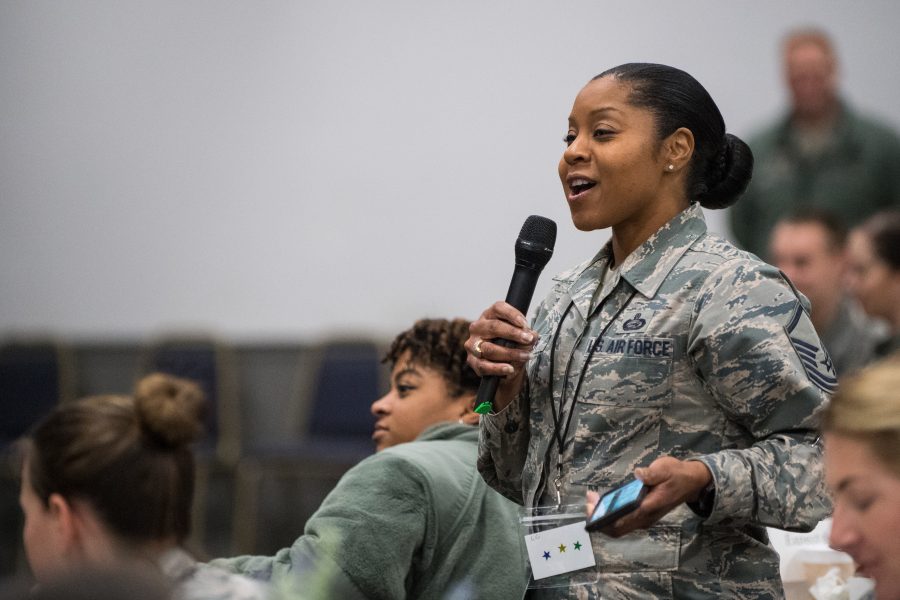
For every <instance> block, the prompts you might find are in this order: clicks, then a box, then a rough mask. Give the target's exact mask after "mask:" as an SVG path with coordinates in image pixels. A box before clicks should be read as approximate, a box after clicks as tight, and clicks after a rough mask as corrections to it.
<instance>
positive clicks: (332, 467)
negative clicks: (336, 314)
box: [233, 338, 388, 553]
mask: <svg viewBox="0 0 900 600" xmlns="http://www.w3.org/2000/svg"><path fill="white" fill-rule="evenodd" d="M384 350H385V347H384V345H383V344H382V343H380V342H378V341H376V340H373V339H368V338H356V339H348V338H335V339H329V340H326V341H323V342H321V343H319V344H316V345H314V346H312V347H310V348H308V349H306V351H304V352H302V353H301V356H300V360H299V361H298V363H299V364H298V368H297V378H296V381H297V383H296V384H295V386H294V389H293V390H292V393H291V396H290V397H289V398H288V401H289V403H288V406H287V407H285V410H284V411H283V412H284V414H285V415H286V416H292V418H294V419H295V420H296V436H295V437H294V438H292V439H281V440H274V441H269V442H266V443H256V444H254V445H253V446H252V447H251V448H248V449H247V452H246V453H245V456H244V457H242V459H241V461H240V462H239V464H238V468H237V485H236V491H237V495H236V499H235V517H236V519H235V522H234V527H233V530H234V534H235V538H234V544H233V547H234V549H235V551H236V552H237V553H268V552H273V551H275V550H277V549H278V548H280V547H282V546H284V545H289V544H290V543H291V542H292V541H293V540H294V539H295V538H296V537H298V536H299V535H300V534H301V533H302V531H303V525H304V523H305V522H306V519H307V518H308V517H309V516H310V515H311V514H312V513H313V512H314V511H315V510H316V508H318V506H319V504H320V503H321V501H322V499H324V497H325V496H326V495H327V494H328V492H329V491H330V490H331V489H332V488H333V486H334V484H335V483H337V481H338V480H339V479H340V477H341V476H342V475H343V474H344V473H345V472H346V471H347V469H349V468H350V467H352V466H353V465H355V464H356V463H357V462H359V461H360V460H361V459H363V458H365V457H366V456H368V455H370V454H372V452H373V446H372V441H371V435H372V426H373V423H374V419H373V417H372V414H371V412H370V410H369V409H370V406H371V404H372V402H373V401H374V400H376V399H377V398H378V397H380V396H381V395H382V394H383V393H384V392H385V390H386V389H387V384H388V380H387V376H388V373H387V369H386V367H385V366H384V365H382V364H381V358H382V356H383V355H384ZM261 523H265V525H266V526H265V527H261ZM263 538H265V539H263Z"/></svg>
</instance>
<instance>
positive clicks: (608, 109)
mask: <svg viewBox="0 0 900 600" xmlns="http://www.w3.org/2000/svg"><path fill="white" fill-rule="evenodd" d="M608 112H616V113H620V114H622V111H621V110H620V109H618V108H616V107H615V106H601V107H600V108H594V109H591V111H590V112H589V113H588V117H590V118H591V119H593V118H595V117H597V115H600V114H603V113H608ZM574 120H575V117H574V116H573V115H569V123H571V122H572V121H574Z"/></svg>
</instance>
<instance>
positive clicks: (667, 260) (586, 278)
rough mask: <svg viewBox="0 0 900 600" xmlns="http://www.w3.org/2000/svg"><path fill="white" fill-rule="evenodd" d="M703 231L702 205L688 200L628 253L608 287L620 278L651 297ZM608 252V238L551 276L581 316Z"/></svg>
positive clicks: (586, 313) (598, 278) (616, 282)
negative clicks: (584, 257) (576, 262)
mask: <svg viewBox="0 0 900 600" xmlns="http://www.w3.org/2000/svg"><path fill="white" fill-rule="evenodd" d="M705 233H706V219H705V218H704V216H703V209H701V208H700V205H699V204H696V203H694V204H691V205H690V206H689V207H688V208H686V209H685V210H683V211H682V212H680V213H678V214H677V215H676V216H675V217H673V218H672V219H671V220H670V221H669V222H668V223H666V224H665V225H663V226H662V227H661V228H660V229H659V230H658V231H657V232H656V233H654V234H653V235H652V236H650V238H649V239H648V240H647V241H645V242H644V243H643V244H641V245H640V246H638V247H637V248H636V249H635V250H634V252H632V253H631V254H630V255H628V257H627V258H626V259H625V260H624V261H623V262H622V264H621V266H620V267H619V268H618V269H616V271H615V272H614V273H613V274H612V277H614V278H615V280H614V281H613V282H612V283H613V284H614V285H613V286H611V287H610V288H609V289H614V288H616V287H618V283H619V279H624V280H625V281H627V282H628V283H629V284H630V285H631V286H632V287H633V288H634V289H635V290H637V291H638V292H639V293H640V294H641V295H643V296H644V297H646V298H652V297H653V296H654V295H655V294H656V292H657V290H658V289H659V286H660V285H662V282H663V281H664V280H665V278H666V277H667V276H668V274H669V272H670V271H671V270H672V269H673V268H674V267H675V264H676V263H677V262H678V261H679V260H680V259H681V257H682V256H683V255H684V253H685V252H687V250H688V248H690V247H691V246H692V245H693V244H694V242H695V241H697V240H698V239H699V238H700V237H702V236H703V235H704V234H705ZM611 256H612V241H610V242H607V243H606V244H605V245H604V246H603V248H602V249H601V250H600V252H598V253H597V254H596V255H595V256H594V257H593V258H592V259H591V260H589V261H588V262H586V263H582V264H581V265H579V266H578V267H575V268H574V269H571V270H569V271H567V272H564V273H562V274H560V275H558V276H557V277H555V278H554V279H555V280H557V281H559V282H560V284H561V285H562V286H563V291H564V292H565V293H567V294H568V295H569V297H570V299H571V301H572V302H573V303H574V304H575V307H576V308H577V309H578V310H579V311H580V312H581V314H582V316H584V317H585V318H586V317H587V316H588V313H589V311H590V304H591V300H592V298H593V295H594V292H595V291H596V289H597V285H598V284H599V281H600V276H601V275H602V273H603V270H604V269H605V268H606V267H607V265H608V264H609V259H610V257H611ZM601 300H602V298H601Z"/></svg>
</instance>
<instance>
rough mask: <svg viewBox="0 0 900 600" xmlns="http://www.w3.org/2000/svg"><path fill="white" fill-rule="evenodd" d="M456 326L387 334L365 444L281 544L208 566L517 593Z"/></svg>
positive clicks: (368, 594)
mask: <svg viewBox="0 0 900 600" xmlns="http://www.w3.org/2000/svg"><path fill="white" fill-rule="evenodd" d="M468 332H469V323H468V321H465V320H462V319H455V320H452V321H448V320H446V319H422V320H420V321H417V322H416V323H415V324H414V325H413V326H412V328H411V329H409V330H407V331H404V332H403V333H401V334H400V335H398V336H397V337H396V338H395V339H394V341H393V343H392V344H391V347H390V350H389V351H388V353H387V356H386V357H385V361H386V362H390V364H391V368H392V371H391V389H390V391H389V392H388V393H387V394H386V395H385V396H384V397H382V398H380V399H378V400H376V401H375V402H374V403H373V404H372V414H373V415H374V416H375V419H376V422H375V431H374V434H373V435H372V438H373V440H374V442H375V448H376V450H377V453H376V454H375V455H374V456H371V457H369V458H367V459H365V460H363V461H362V462H360V463H359V464H358V465H356V466H355V467H353V468H352V469H351V470H350V471H348V472H347V473H346V474H345V475H344V476H343V477H342V478H341V480H340V481H339V482H338V484H337V486H335V488H334V490H332V491H331V493H330V494H329V495H328V497H327V498H325V500H324V501H323V502H322V505H321V507H320V508H319V509H318V510H317V511H316V512H315V514H313V515H312V516H311V517H310V519H309V521H307V523H306V527H305V528H304V531H303V535H301V536H300V537H299V538H297V540H296V542H294V544H293V546H291V547H290V548H285V549H283V550H281V551H279V552H278V553H276V554H275V556H241V557H237V558H230V559H219V560H215V561H213V564H215V565H218V566H222V567H225V568H229V569H232V570H234V571H237V572H240V573H243V574H246V575H249V576H251V577H254V578H259V579H263V580H266V581H273V582H274V583H276V584H277V587H278V589H279V591H283V592H284V593H285V594H286V595H288V596H292V597H293V596H296V597H302V598H315V599H320V598H321V599H326V598H341V599H344V600H346V599H353V598H383V599H400V598H415V599H417V600H427V599H429V598H435V599H436V598H449V597H453V598H457V597H459V598H473V597H478V598H491V599H495V598H496V599H501V600H502V599H504V598H509V599H516V600H518V599H520V598H522V596H523V595H524V593H525V587H526V583H527V574H526V572H525V562H526V561H525V556H524V552H525V551H524V539H523V537H522V536H521V535H520V534H519V527H518V509H517V507H516V505H515V504H513V503H512V502H510V501H509V500H507V499H506V498H504V497H502V496H501V495H500V494H498V493H497V492H495V491H493V490H491V489H490V488H488V486H487V485H486V484H485V483H484V481H483V480H482V479H481V476H480V475H479V474H478V471H477V470H476V468H475V459H476V455H477V451H478V429H477V427H476V425H477V424H478V415H477V414H475V413H474V412H473V409H474V401H475V394H476V392H477V390H478V385H479V381H480V380H479V378H478V376H477V375H476V374H475V372H474V371H472V369H471V367H469V365H468V364H466V351H465V349H464V348H463V342H464V341H465V339H466V337H467V336H468ZM498 553H502V555H503V557H504V559H503V562H502V564H499V565H498V563H497V556H498ZM507 559H508V560H507Z"/></svg>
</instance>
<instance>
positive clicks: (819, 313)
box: [810, 296, 841, 336]
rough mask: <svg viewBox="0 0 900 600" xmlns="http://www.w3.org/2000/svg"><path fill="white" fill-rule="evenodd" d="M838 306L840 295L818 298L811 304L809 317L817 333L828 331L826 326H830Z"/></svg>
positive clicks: (839, 304)
mask: <svg viewBox="0 0 900 600" xmlns="http://www.w3.org/2000/svg"><path fill="white" fill-rule="evenodd" d="M840 306H841V296H835V297H831V298H819V299H818V301H817V302H816V303H815V304H813V307H812V311H811V314H810V319H811V320H812V324H813V327H815V329H816V331H817V332H818V333H819V336H822V335H824V334H825V332H826V331H828V328H829V327H831V324H832V323H833V322H834V319H835V317H836V316H837V312H838V309H839V308H840Z"/></svg>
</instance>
